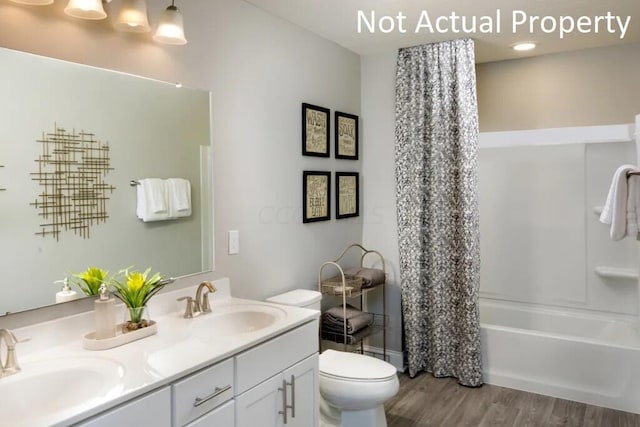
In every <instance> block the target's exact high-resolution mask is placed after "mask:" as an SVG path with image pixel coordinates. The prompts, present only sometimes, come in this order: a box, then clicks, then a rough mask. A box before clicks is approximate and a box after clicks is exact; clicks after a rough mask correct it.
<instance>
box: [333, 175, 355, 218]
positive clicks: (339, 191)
mask: <svg viewBox="0 0 640 427" xmlns="http://www.w3.org/2000/svg"><path fill="white" fill-rule="evenodd" d="M354 216H360V174H358V173H357V172H336V219H342V218H351V217H354Z"/></svg>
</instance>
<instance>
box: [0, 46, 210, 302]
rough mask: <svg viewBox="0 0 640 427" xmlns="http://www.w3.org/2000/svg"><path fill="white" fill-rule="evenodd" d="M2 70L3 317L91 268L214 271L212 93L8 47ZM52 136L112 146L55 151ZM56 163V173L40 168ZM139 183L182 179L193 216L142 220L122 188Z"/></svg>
mask: <svg viewBox="0 0 640 427" xmlns="http://www.w3.org/2000/svg"><path fill="white" fill-rule="evenodd" d="M0 63H2V67H0V93H2V101H0V117H2V126H0V163H1V164H2V165H3V166H4V167H3V168H2V187H3V188H5V189H6V191H2V192H0V218H1V220H0V235H1V236H2V237H1V238H0V245H1V247H2V250H1V252H0V253H2V256H1V257H0V277H2V282H0V314H5V313H7V312H16V311H20V310H25V309H28V308H34V307H38V306H42V305H48V304H52V303H54V302H55V295H56V293H57V292H58V291H60V288H61V286H60V285H59V284H55V285H54V284H53V282H54V281H56V280H60V279H63V278H64V277H66V276H69V275H71V274H72V273H73V272H81V271H84V270H85V269H86V268H87V267H89V266H98V267H101V268H104V269H106V270H108V271H109V272H111V273H116V272H118V271H119V270H120V269H123V268H127V267H131V266H134V267H135V268H136V269H139V270H144V269H146V268H147V267H151V268H152V269H153V271H159V272H161V273H162V274H163V275H164V276H166V277H178V276H183V275H187V274H192V273H199V272H202V271H209V270H211V268H212V265H213V231H212V228H213V218H212V215H213V214H212V185H211V184H212V178H211V177H212V170H211V166H212V161H211V152H210V151H211V150H210V147H211V145H210V139H211V138H210V122H211V120H210V119H211V115H210V108H209V106H210V102H209V93H208V92H205V91H199V90H193V89H187V88H177V87H176V86H175V85H172V84H167V83H162V82H158V81H153V80H149V79H144V78H139V77H135V76H131V75H127V74H122V73H116V72H112V71H107V70H101V69H97V68H93V67H88V66H83V65H78V64H73V63H68V62H64V61H58V60H54V59H50V58H44V57H40V56H36V55H31V54H26V53H23V52H16V51H12V50H8V49H0ZM60 129H64V132H65V133H66V134H67V139H69V138H68V135H75V136H77V137H78V138H80V139H83V138H84V139H92V140H93V141H94V142H92V143H87V144H89V145H91V144H94V145H93V146H92V147H94V148H95V147H103V148H104V147H107V146H108V150H104V149H100V150H98V151H100V155H99V156H98V155H94V154H95V153H96V152H97V151H96V150H94V151H91V149H77V150H76V149H75V148H74V144H76V143H73V142H71V143H68V144H67V145H65V147H64V149H63V150H60V147H61V145H60V144H59V143H57V142H56V139H60V138H62V137H61V131H60ZM84 134H90V136H86V135H84ZM83 135H84V136H83ZM85 137H86V138H85ZM73 139H74V138H73V137H72V138H71V140H73ZM44 140H49V142H47V143H44V142H42V141H44ZM75 147H77V145H76V146H75ZM43 150H44V151H43ZM69 152H71V153H72V154H73V155H72V154H69ZM74 153H75V154H74ZM43 159H44V160H43ZM60 162H62V163H64V164H65V165H66V166H65V167H63V168H62V169H63V172H54V173H53V174H44V173H43V168H44V167H45V166H46V167H50V166H51V165H55V164H56V163H57V164H60ZM80 163H83V168H80V167H78V164H80ZM45 164H46V165H45ZM65 168H66V169H65ZM56 170H58V171H59V170H60V168H57V169H56ZM64 170H72V171H73V173H68V172H64ZM143 178H162V179H168V178H183V179H186V180H188V181H189V182H190V184H191V215H190V216H187V217H183V218H178V219H173V220H163V221H157V222H143V221H141V220H140V219H138V218H137V216H136V201H137V200H136V192H137V190H136V187H135V186H131V185H130V181H132V180H140V179H143ZM55 180H59V181H61V182H57V183H56V187H57V188H60V187H62V188H67V189H69V188H71V189H72V190H73V191H71V190H70V192H67V193H65V195H66V196H68V195H69V194H71V196H69V198H65V199H64V200H63V199H62V198H60V197H58V198H57V197H56V194H55V192H54V191H53V190H52V188H53V185H52V184H53V181H55ZM63 180H65V181H64V182H62V181H63ZM96 182H101V183H102V186H96V185H94V184H95V183H96ZM56 191H58V190H56ZM64 191H67V190H64ZM43 193H47V196H46V197H43V196H42V195H43ZM89 205H90V206H89ZM96 205H97V207H96ZM45 214H46V216H45ZM52 230H59V234H57V235H56V233H55V232H53V233H52ZM74 290H76V291H78V293H79V295H80V296H83V294H82V293H80V291H79V289H78V288H75V289H74Z"/></svg>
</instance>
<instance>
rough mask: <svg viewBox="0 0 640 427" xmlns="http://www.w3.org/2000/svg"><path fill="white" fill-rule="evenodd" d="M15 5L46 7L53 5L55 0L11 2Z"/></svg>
mask: <svg viewBox="0 0 640 427" xmlns="http://www.w3.org/2000/svg"><path fill="white" fill-rule="evenodd" d="M11 1H12V2H14V3H20V4H30V5H34V6H46V5H48V4H51V3H53V0H11Z"/></svg>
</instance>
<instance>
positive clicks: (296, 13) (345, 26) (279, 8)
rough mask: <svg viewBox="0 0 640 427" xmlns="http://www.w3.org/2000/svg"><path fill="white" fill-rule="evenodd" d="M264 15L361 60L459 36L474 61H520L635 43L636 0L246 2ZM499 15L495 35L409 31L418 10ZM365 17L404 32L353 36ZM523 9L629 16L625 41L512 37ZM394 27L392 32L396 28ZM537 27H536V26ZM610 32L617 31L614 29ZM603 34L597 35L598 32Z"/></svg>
mask: <svg viewBox="0 0 640 427" xmlns="http://www.w3.org/2000/svg"><path fill="white" fill-rule="evenodd" d="M246 1H248V2H249V3H252V4H254V5H256V6H258V7H260V8H262V9H264V10H266V11H268V12H269V13H271V14H273V15H276V16H279V17H281V18H283V19H285V20H287V21H290V22H293V23H295V24H297V25H299V26H301V27H303V28H306V29H308V30H309V31H312V32H314V33H316V34H318V35H320V36H322V37H324V38H326V39H329V40H332V41H334V42H336V43H338V44H339V45H341V46H344V47H345V48H347V49H350V50H352V51H354V52H356V53H359V54H361V55H368V54H375V53H381V52H388V51H390V50H396V49H398V48H399V47H406V46H414V45H419V44H424V43H432V42H437V41H442V40H448V39H453V38H461V37H472V38H473V39H474V40H475V41H476V59H477V62H490V61H499V60H504V59H510V58H517V57H521V56H531V55H542V54H547V53H556V52H566V51H571V50H578V49H584V48H590V47H597V46H606V45H613V44H619V43H633V42H640V0H246ZM497 9H500V10H501V11H502V19H501V22H502V28H501V33H500V34H495V33H494V34H480V33H476V34H472V35H468V36H467V35H464V34H452V33H449V34H437V33H436V34H431V33H428V32H426V30H422V31H421V32H419V33H418V34H416V33H415V32H414V29H415V26H416V24H417V22H418V20H419V18H420V14H421V12H422V11H423V10H426V11H427V12H428V14H429V17H430V18H431V19H432V20H435V19H436V18H437V17H438V16H448V15H450V14H451V12H452V11H455V12H456V14H458V15H463V16H468V17H471V16H477V17H481V16H494V17H495V15H496V10H497ZM359 10H362V11H364V12H365V14H366V16H370V13H371V11H375V13H376V16H377V17H378V18H379V17H381V16H383V15H390V16H393V17H395V16H396V15H397V14H398V12H402V13H403V14H404V15H405V16H407V18H406V21H405V22H406V23H405V28H406V30H407V32H406V33H404V34H402V33H400V32H399V31H394V32H391V33H387V34H384V33H381V32H376V33H375V34H370V33H362V34H358V32H357V22H358V11H359ZM513 10H522V11H524V12H526V13H527V14H528V15H529V16H533V15H536V16H541V17H543V16H553V17H556V18H559V17H560V16H573V17H576V18H577V17H580V16H590V17H592V18H593V17H595V16H601V15H606V14H607V12H611V13H612V14H613V15H621V16H622V17H623V18H626V17H627V16H631V21H630V24H629V29H628V31H627V34H626V36H625V38H624V39H622V40H621V39H620V34H619V33H618V34H609V33H608V32H607V31H606V24H605V28H601V32H600V34H580V33H578V32H577V31H576V32H574V33H573V34H569V35H568V36H566V37H565V38H564V39H562V40H561V39H560V38H559V36H558V34H557V33H555V34H545V33H543V32H542V31H540V30H539V29H537V30H536V31H535V32H534V33H533V34H529V30H528V28H526V30H525V29H524V28H525V27H520V28H521V29H520V30H519V31H518V33H517V34H513V33H512V11H513ZM396 28H397V27H396ZM538 28H539V27H538ZM614 28H617V24H615V26H614ZM603 29H604V30H605V31H602V30H603ZM524 40H534V41H536V42H538V43H539V47H538V48H537V49H535V50H534V51H532V52H528V53H524V54H523V53H517V52H514V51H513V50H512V49H511V48H510V46H511V45H513V44H514V43H516V42H519V41H524Z"/></svg>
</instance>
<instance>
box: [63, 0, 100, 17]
mask: <svg viewBox="0 0 640 427" xmlns="http://www.w3.org/2000/svg"><path fill="white" fill-rule="evenodd" d="M64 13H66V14H67V15H69V16H73V17H74V18H81V19H92V20H98V19H104V18H106V17H107V13H106V12H105V11H104V8H103V7H102V0H69V3H68V4H67V7H65V8H64Z"/></svg>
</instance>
